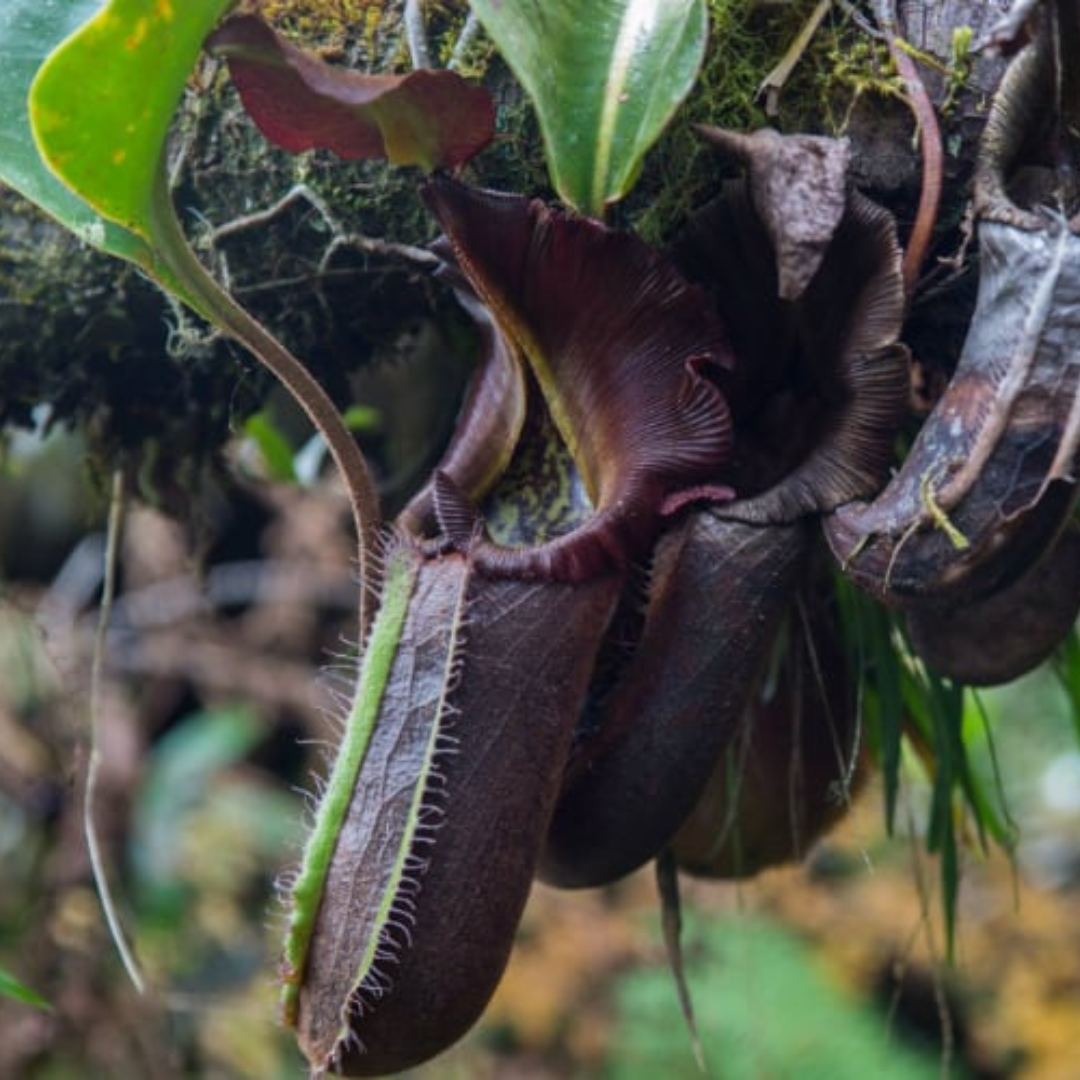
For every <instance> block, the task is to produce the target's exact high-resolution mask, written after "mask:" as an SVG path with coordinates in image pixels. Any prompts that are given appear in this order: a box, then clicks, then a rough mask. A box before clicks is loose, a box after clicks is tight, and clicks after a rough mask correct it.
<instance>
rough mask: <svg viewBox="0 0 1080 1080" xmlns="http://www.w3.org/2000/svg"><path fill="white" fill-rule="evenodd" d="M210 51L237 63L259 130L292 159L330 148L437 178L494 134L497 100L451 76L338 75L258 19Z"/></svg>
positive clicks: (220, 34) (223, 30) (235, 72)
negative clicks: (416, 167)
mask: <svg viewBox="0 0 1080 1080" xmlns="http://www.w3.org/2000/svg"><path fill="white" fill-rule="evenodd" d="M206 48H207V49H208V50H209V51H210V53H211V54H212V55H215V56H220V57H223V58H224V59H225V60H226V61H227V62H228V65H229V74H230V75H231V76H232V80H233V83H234V84H235V85H236V88H237V90H238V91H239V93H240V98H241V100H242V101H243V103H244V108H245V109H246V110H247V111H248V113H249V115H250V116H251V118H252V119H253V120H254V121H255V123H256V124H257V125H258V127H259V130H260V131H261V132H262V133H263V134H264V135H265V136H266V138H267V139H269V140H270V141H271V142H273V143H275V144H276V145H278V146H280V147H282V148H283V149H285V150H289V151H291V152H293V153H301V152H302V151H304V150H312V149H325V150H332V151H333V152H334V153H336V154H338V155H340V156H341V157H343V158H377V159H386V160H388V161H390V162H392V163H393V164H395V165H419V166H421V167H422V168H424V169H426V170H428V171H432V170H434V169H437V168H453V167H455V166H457V165H461V164H462V163H463V162H465V161H468V160H469V158H471V157H472V156H473V155H474V154H476V153H477V152H478V151H479V150H481V149H482V148H483V147H484V146H486V145H487V144H488V142H490V141H491V138H492V135H493V134H494V130H495V109H494V105H493V103H492V100H491V96H490V94H488V92H487V91H486V90H485V89H483V88H482V87H479V86H472V85H470V84H469V83H467V82H466V81H465V80H464V79H462V78H461V76H459V75H457V74H455V73H454V72H452V71H428V70H419V71H411V72H409V73H408V74H404V75H368V74H364V73H362V72H358V71H349V70H347V69H344V68H340V67H334V66H332V65H330V64H328V63H326V62H325V61H324V60H321V59H319V58H318V57H316V56H315V55H313V54H311V53H308V52H306V51H304V50H303V49H300V48H298V47H297V46H296V45H293V44H292V43H291V42H289V41H288V40H286V39H285V38H283V37H281V36H280V35H279V34H277V33H276V32H275V31H274V30H273V29H271V28H270V27H269V26H268V25H267V24H266V23H264V22H263V21H262V20H261V19H260V18H258V17H256V16H254V15H238V16H235V17H234V18H231V19H229V20H227V21H226V22H224V23H223V24H222V25H221V26H220V27H218V29H217V30H215V31H214V33H213V34H211V35H210V37H209V38H208V39H207V41H206Z"/></svg>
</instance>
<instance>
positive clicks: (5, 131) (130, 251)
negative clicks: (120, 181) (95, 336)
mask: <svg viewBox="0 0 1080 1080" xmlns="http://www.w3.org/2000/svg"><path fill="white" fill-rule="evenodd" d="M100 7H101V0H68V2H66V3H57V2H53V3H43V2H42V0H5V2H4V4H3V5H0V181H2V182H3V183H5V184H7V185H8V186H9V187H11V188H14V189H15V190H16V191H18V192H19V193H20V194H22V195H23V196H25V197H26V198H27V199H29V200H30V201H31V202H33V203H36V204H37V205H38V206H40V207H41V209H42V210H44V211H45V212H46V213H48V214H50V215H52V216H53V217H54V218H56V219H57V220H58V221H59V222H60V223H61V224H63V225H65V226H66V227H67V228H69V229H70V230H71V231H72V232H73V233H75V235H76V236H79V237H80V238H81V239H83V240H85V241H86V242H87V243H90V244H93V245H94V246H95V247H98V248H101V249H102V250H104V251H108V252H110V253H111V254H113V255H119V256H121V257H122V258H126V259H131V260H133V261H135V262H141V261H143V260H144V259H145V257H146V255H147V252H146V247H145V244H144V243H143V242H142V241H141V240H140V239H139V238H138V237H137V236H134V235H133V234H132V233H130V232H128V231H127V230H126V229H122V228H120V227H119V226H116V225H114V224H112V223H110V222H106V221H105V220H104V219H103V218H102V217H101V216H100V215H99V214H97V213H95V212H94V210H93V209H92V208H91V207H90V206H88V205H87V204H86V203H85V202H84V201H83V200H82V199H80V198H79V197H78V196H77V195H75V194H74V193H73V192H72V191H70V190H69V189H68V188H67V187H65V186H64V185H63V184H62V183H61V182H60V181H59V180H58V179H57V178H56V177H55V176H54V175H53V173H52V171H51V170H50V169H49V167H48V166H47V165H46V164H45V162H44V161H43V160H42V158H41V154H40V153H39V152H38V149H37V147H36V146H35V145H34V140H33V137H32V136H31V133H30V114H29V109H28V105H27V98H28V95H29V92H30V84H31V82H32V81H33V78H34V75H35V74H36V73H37V71H38V69H39V68H40V67H41V65H42V63H43V62H44V60H45V58H46V57H47V56H48V55H49V53H50V52H52V50H53V49H54V48H56V46H57V45H59V44H60V43H61V42H62V41H63V40H64V39H65V38H66V37H68V36H69V35H70V34H71V33H73V32H74V31H75V30H76V29H78V27H79V26H80V25H81V24H82V23H84V22H85V21H86V20H87V19H90V18H91V17H92V16H93V15H94V13H95V12H96V11H97V10H98V9H99V8H100Z"/></svg>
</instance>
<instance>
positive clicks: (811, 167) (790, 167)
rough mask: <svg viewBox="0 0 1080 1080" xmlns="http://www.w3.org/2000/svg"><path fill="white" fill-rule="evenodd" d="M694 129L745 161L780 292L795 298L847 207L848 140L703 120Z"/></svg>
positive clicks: (813, 270)
mask: <svg viewBox="0 0 1080 1080" xmlns="http://www.w3.org/2000/svg"><path fill="white" fill-rule="evenodd" d="M697 130H698V132H699V133H700V134H701V135H702V136H703V137H704V138H705V139H707V140H708V141H709V142H711V143H713V144H714V145H715V146H719V147H721V148H722V149H724V150H727V151H729V152H730V153H733V154H735V155H736V156H737V157H739V158H740V159H741V160H742V161H743V162H744V163H745V164H746V167H747V175H748V179H749V186H750V195H751V199H752V200H753V204H754V209H755V210H756V211H757V214H758V216H759V217H760V218H761V221H762V222H763V223H764V225H765V229H766V232H767V233H768V235H769V239H770V241H771V242H772V247H773V251H774V252H775V258H776V274H777V281H778V294H779V296H780V299H781V300H797V299H798V298H799V297H800V296H802V294H803V292H804V291H805V290H806V287H807V285H809V284H810V282H811V280H812V279H813V277H814V275H815V274H816V273H817V271H818V267H819V266H820V265H821V260H822V259H823V258H824V257H825V252H826V250H827V249H828V247H829V244H830V243H831V241H832V238H833V234H834V233H835V232H836V228H837V226H838V225H839V224H840V219H841V218H842V217H843V215H844V211H845V209H846V208H847V170H848V162H849V160H850V158H851V150H850V146H849V144H848V141H847V140H846V139H827V138H825V137H823V136H818V135H780V134H779V133H778V132H776V131H773V130H772V129H771V128H762V129H761V130H759V131H755V132H753V133H751V134H750V135H744V134H742V133H741V132H735V131H726V130H724V129H722V128H716V127H707V126H704V125H702V126H699V127H698V129H697Z"/></svg>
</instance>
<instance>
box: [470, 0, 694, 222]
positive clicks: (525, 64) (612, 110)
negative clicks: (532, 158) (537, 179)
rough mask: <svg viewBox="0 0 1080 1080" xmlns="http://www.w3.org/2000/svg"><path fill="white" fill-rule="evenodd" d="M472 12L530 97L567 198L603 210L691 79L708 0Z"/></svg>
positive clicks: (488, 0) (516, 1)
mask: <svg viewBox="0 0 1080 1080" xmlns="http://www.w3.org/2000/svg"><path fill="white" fill-rule="evenodd" d="M472 8H473V10H474V11H475V12H476V15H477V17H478V18H479V19H480V21H481V23H482V24H483V26H484V28H485V29H486V30H487V32H488V33H489V34H490V35H491V37H492V39H493V40H494V42H495V44H496V45H497V46H498V48H499V51H500V52H501V53H502V55H503V57H504V59H505V60H506V62H507V63H508V64H509V65H510V67H511V69H512V70H513V72H514V74H515V75H516V76H517V78H518V80H519V81H520V82H521V84H522V86H524V87H525V89H526V91H527V92H528V94H529V96H530V97H531V98H532V100H533V104H534V105H535V107H536V111H537V114H538V116H539V119H540V127H541V129H542V131H543V133H544V142H545V145H546V147H547V155H548V165H549V168H550V170H551V176H552V181H553V182H554V184H555V187H556V189H557V190H558V192H559V194H560V196H561V197H562V198H563V199H565V200H566V201H567V202H568V203H570V204H571V205H573V206H575V207H577V208H578V209H579V210H583V211H585V212H587V213H590V214H594V215H597V216H599V215H600V214H602V213H603V209H604V207H605V206H606V205H607V204H608V203H610V202H615V201H617V200H618V199H620V198H622V197H623V196H624V195H626V193H627V192H628V191H629V190H630V188H631V187H632V186H633V184H634V181H635V179H636V178H637V175H638V172H639V171H640V167H641V160H642V158H643V156H644V154H645V151H646V150H648V148H649V147H650V146H651V145H652V144H653V143H654V142H655V141H656V139H657V138H658V137H659V135H660V133H661V132H662V131H663V129H664V127H665V125H666V124H667V122H668V121H669V120H670V118H671V116H672V114H673V113H674V111H675V109H676V107H677V106H678V105H679V103H680V102H681V101H682V100H683V98H684V97H685V96H686V94H687V93H688V92H689V90H690V88H691V86H692V85H693V82H694V79H695V77H696V75H697V71H698V68H699V66H700V64H701V61H702V58H703V56H704V52H705V45H706V36H707V30H708V18H707V14H706V9H705V3H704V0H593V2H592V3H590V4H588V5H587V7H585V6H583V5H582V4H581V3H580V2H579V0H472ZM586 12H587V16H586Z"/></svg>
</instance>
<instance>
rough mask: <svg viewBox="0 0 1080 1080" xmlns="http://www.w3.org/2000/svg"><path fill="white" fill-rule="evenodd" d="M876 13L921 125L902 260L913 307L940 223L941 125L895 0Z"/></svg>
mask: <svg viewBox="0 0 1080 1080" xmlns="http://www.w3.org/2000/svg"><path fill="white" fill-rule="evenodd" d="M875 17H876V18H877V21H878V25H879V26H880V27H881V29H882V31H883V32H884V35H885V43H886V45H887V46H888V49H889V55H890V56H891V57H892V60H893V63H894V64H895V65H896V70H897V71H898V72H899V74H900V78H901V79H902V80H903V82H904V91H905V93H906V94H907V102H908V107H909V108H910V109H911V112H912V114H913V115H914V117H915V124H916V126H917V128H918V132H919V151H920V153H921V154H922V163H923V169H922V189H921V191H920V192H919V209H918V211H917V213H916V215H915V223H914V225H912V227H911V235H910V236H909V237H908V242H907V247H906V249H905V251H904V262H903V277H904V295H905V297H906V299H907V303H908V306H909V307H910V305H911V298H912V296H913V295H914V292H915V286H916V284H917V283H918V280H919V273H920V271H921V270H922V266H923V263H924V262H925V261H926V254H927V252H928V251H929V249H930V240H931V237H932V236H933V233H934V226H935V224H936V223H937V216H938V207H939V206H940V205H941V183H942V174H943V152H942V146H941V128H940V126H939V125H938V120H937V113H936V111H935V110H934V103H933V102H932V101H931V100H930V95H929V94H928V93H927V92H926V86H925V85H924V83H923V81H922V77H921V76H920V75H919V71H918V68H917V67H916V66H915V61H914V60H913V59H912V57H911V53H910V52H909V51H908V48H907V45H906V43H905V42H904V41H903V39H902V38H901V36H900V33H899V31H898V29H897V22H896V0H875Z"/></svg>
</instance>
